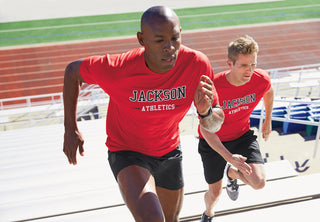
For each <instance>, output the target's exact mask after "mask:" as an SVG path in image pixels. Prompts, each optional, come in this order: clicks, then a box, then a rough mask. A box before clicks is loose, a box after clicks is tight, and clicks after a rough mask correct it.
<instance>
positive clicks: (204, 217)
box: [200, 213, 214, 222]
mask: <svg viewBox="0 0 320 222" xmlns="http://www.w3.org/2000/svg"><path fill="white" fill-rule="evenodd" d="M213 217H214V216H212V217H208V216H207V215H206V214H205V213H203V214H202V217H201V220H200V222H213V220H212V219H213Z"/></svg>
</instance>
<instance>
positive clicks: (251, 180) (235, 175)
mask: <svg viewBox="0 0 320 222" xmlns="http://www.w3.org/2000/svg"><path fill="white" fill-rule="evenodd" d="M249 165H250V166H251V168H252V173H251V174H250V175H244V174H243V173H241V172H240V171H238V169H237V168H235V167H233V166H231V167H230V168H229V170H228V176H229V177H230V178H231V179H240V180H242V181H243V182H244V183H245V184H247V185H250V186H251V187H252V188H253V189H256V190H258V189H262V188H263V187H264V186H265V183H266V174H265V170H264V165H263V164H261V163H249Z"/></svg>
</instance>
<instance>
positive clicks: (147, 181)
mask: <svg viewBox="0 0 320 222" xmlns="http://www.w3.org/2000/svg"><path fill="white" fill-rule="evenodd" d="M137 39H138V41H139V43H140V44H141V46H142V47H141V48H136V49H132V50H130V51H128V52H124V53H121V54H106V55H104V56H91V57H88V58H85V59H81V60H77V61H74V62H72V63H70V64H69V65H68V66H67V68H66V70H65V77H64V89H63V95H64V105H65V106H64V109H65V121H64V123H65V135H64V147H63V151H64V153H65V155H66V156H67V158H68V161H69V163H70V164H77V150H78V149H79V153H80V155H81V156H83V155H84V148H83V143H84V139H83V137H82V135H81V132H80V131H79V129H78V127H77V122H76V104H77V98H78V94H79V87H80V85H81V84H82V83H83V82H86V83H88V84H98V85H99V86H100V87H101V88H102V89H103V90H104V91H105V92H106V93H107V94H108V95H109V96H110V103H109V106H108V113H107V141H106V146H107V147H108V155H109V157H108V160H109V164H110V167H111V169H112V171H113V173H114V176H115V179H116V180H117V182H118V184H119V188H120V191H121V193H122V196H123V199H124V201H125V203H126V205H127V206H128V208H129V210H130V211H131V213H132V215H133V217H134V219H135V220H136V221H147V222H152V221H166V222H175V221H178V220H179V212H180V210H181V206H182V200H183V186H184V183H183V177H182V168H181V161H182V153H181V149H180V137H179V122H180V121H181V120H182V119H183V117H184V116H185V115H186V113H187V112H188V110H189V108H190V106H191V104H192V102H193V101H194V104H195V106H196V107H197V111H198V113H199V115H200V116H201V120H200V122H201V127H203V128H204V129H206V130H207V131H209V132H212V133H214V132H216V131H217V130H218V129H219V128H220V126H221V124H222V122H223V118H224V114H223V112H222V110H221V109H219V108H216V107H215V106H213V107H212V106H211V105H212V104H216V101H218V99H217V96H216V91H215V88H214V86H213V83H212V79H213V71H212V68H211V65H210V62H209V60H208V58H207V57H206V56H205V55H204V54H203V53H201V52H199V51H195V50H192V49H190V48H188V47H186V46H183V45H181V28H180V22H179V18H178V16H177V15H176V14H175V12H174V11H172V10H171V9H169V8H166V7H162V6H156V7H152V8H149V9H148V10H147V11H145V12H144V14H143V15H142V18H141V31H140V32H138V33H137ZM120 220H121V219H120Z"/></svg>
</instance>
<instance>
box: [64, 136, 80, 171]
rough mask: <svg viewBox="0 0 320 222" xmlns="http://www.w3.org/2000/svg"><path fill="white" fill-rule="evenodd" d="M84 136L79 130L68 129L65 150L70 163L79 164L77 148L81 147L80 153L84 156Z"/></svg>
mask: <svg viewBox="0 0 320 222" xmlns="http://www.w3.org/2000/svg"><path fill="white" fill-rule="evenodd" d="M83 143H84V140H83V137H82V134H81V133H80V132H79V130H74V131H70V130H66V131H65V133H64V142H63V152H64V153H65V155H66V156H67V157H68V161H69V163H70V164H73V165H76V164H77V150H78V147H79V153H80V155H81V156H84V149H83Z"/></svg>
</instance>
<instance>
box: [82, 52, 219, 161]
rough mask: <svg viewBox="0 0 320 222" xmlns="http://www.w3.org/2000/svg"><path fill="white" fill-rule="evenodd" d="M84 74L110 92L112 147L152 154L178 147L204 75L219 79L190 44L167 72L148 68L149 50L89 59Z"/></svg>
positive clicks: (166, 151) (109, 115) (157, 154)
mask: <svg viewBox="0 0 320 222" xmlns="http://www.w3.org/2000/svg"><path fill="white" fill-rule="evenodd" d="M80 72H81V76H82V78H83V79H84V81H85V82H86V83H88V84H98V85H99V86H100V87H101V88H102V89H103V90H104V91H105V92H106V93H107V94H108V95H109V96H110V102H109V106H108V113H107V127H106V129H107V135H108V137H107V141H106V145H107V146H108V148H109V150H110V151H119V150H132V151H136V152H140V153H144V154H147V155H151V156H163V155H165V154H167V153H168V152H170V151H172V150H174V149H175V148H176V147H177V146H178V144H179V143H180V138H179V122H180V121H181V120H182V119H183V117H184V116H185V114H186V113H187V112H188V110H189V109H190V106H191V104H192V102H193V99H194V94H195V90H196V88H197V86H198V83H199V80H200V76H201V75H203V74H204V75H207V76H209V77H210V78H211V79H213V71H212V68H211V65H210V62H209V60H208V58H207V57H206V56H205V55H204V54H203V53H201V52H198V51H195V50H192V49H190V48H187V47H185V46H181V47H180V50H179V54H178V58H177V61H176V64H175V66H174V67H173V68H172V69H171V70H170V71H168V72H167V73H165V74H158V73H155V72H152V71H151V70H150V69H148V68H147V66H146V64H145V60H144V48H137V49H133V50H130V51H128V52H126V53H122V54H106V55H105V56H92V57H88V58H86V59H84V60H83V61H82V63H81V68H80ZM215 99H216V98H215ZM215 101H216V100H215Z"/></svg>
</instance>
